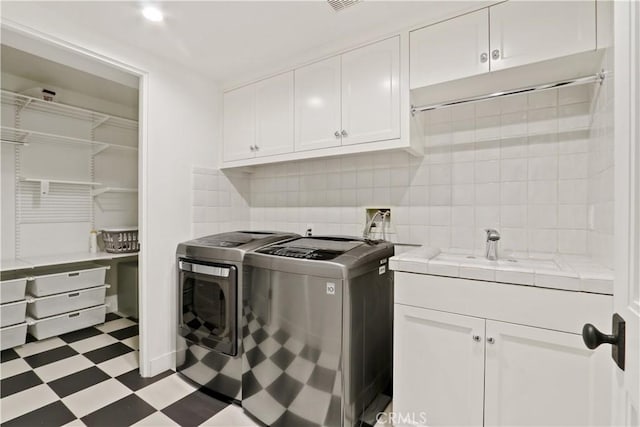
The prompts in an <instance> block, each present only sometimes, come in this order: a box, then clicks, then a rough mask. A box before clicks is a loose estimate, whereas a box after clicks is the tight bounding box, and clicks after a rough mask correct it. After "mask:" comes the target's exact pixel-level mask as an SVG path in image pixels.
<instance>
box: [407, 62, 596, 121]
mask: <svg viewBox="0 0 640 427" xmlns="http://www.w3.org/2000/svg"><path fill="white" fill-rule="evenodd" d="M606 74H607V73H606V72H605V71H604V70H602V71H600V72H599V73H597V74H593V75H589V76H584V77H578V78H574V79H568V80H560V81H556V82H552V83H545V84H540V85H536V86H527V87H522V88H518V89H512V90H506V91H501V92H494V93H490V94H487V95H478V96H472V97H469V98H462V99H456V100H454V101H447V102H441V103H438V104H431V105H421V106H415V105H412V106H411V115H412V116H415V115H416V113H422V112H424V111H431V110H439V109H441V108H447V107H453V106H455V105H461V104H469V103H472V102H480V101H485V100H487V99H493V98H500V97H507V96H513V95H520V94H523V93H529V92H539V91H543V90H549V89H557V88H560V87H568V86H578V85H583V84H589V83H599V84H601V85H602V83H603V82H604V79H605V77H606Z"/></svg>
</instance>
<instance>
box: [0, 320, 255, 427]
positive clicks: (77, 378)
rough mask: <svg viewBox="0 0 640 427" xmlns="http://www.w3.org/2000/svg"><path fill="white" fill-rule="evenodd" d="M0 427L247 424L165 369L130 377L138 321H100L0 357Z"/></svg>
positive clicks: (235, 411) (239, 414) (236, 411)
mask: <svg viewBox="0 0 640 427" xmlns="http://www.w3.org/2000/svg"><path fill="white" fill-rule="evenodd" d="M0 373H1V375H2V381H1V384H0V390H1V399H0V421H1V422H2V426H34V425H46V426H63V425H70V426H83V425H86V426H129V425H143V426H165V425H167V426H168V425H180V426H197V425H207V426H255V425H256V424H255V422H253V421H252V420H251V419H249V418H248V417H247V416H246V415H245V414H244V413H243V412H242V409H241V408H239V407H238V406H235V405H230V404H228V403H225V402H222V401H219V400H217V399H215V398H213V397H211V396H209V395H207V394H205V393H203V392H202V391H200V390H198V388H197V387H196V386H194V385H192V384H190V383H188V382H186V381H185V380H183V379H182V378H181V377H179V376H178V375H177V374H176V373H175V372H173V371H166V372H163V373H162V374H159V375H157V376H155V377H153V378H141V377H140V375H139V374H138V324H137V322H136V321H135V319H130V318H126V317H122V316H120V315H117V314H114V313H109V314H107V319H106V322H105V323H104V324H101V325H96V326H94V327H91V328H86V329H82V330H80V331H75V332H71V333H68V334H65V335H61V336H59V337H53V338H49V339H46V340H42V341H32V342H28V343H27V344H25V345H23V346H20V347H17V348H15V349H10V350H5V351H3V352H2V364H1V365H0Z"/></svg>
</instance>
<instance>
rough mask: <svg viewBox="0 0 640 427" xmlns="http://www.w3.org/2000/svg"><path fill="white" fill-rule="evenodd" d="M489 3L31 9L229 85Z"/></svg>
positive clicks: (369, 1) (98, 4)
mask: <svg viewBox="0 0 640 427" xmlns="http://www.w3.org/2000/svg"><path fill="white" fill-rule="evenodd" d="M3 3H5V6H7V4H6V3H9V2H3ZM25 3H31V5H33V6H35V2H25ZM489 3H490V2H488V1H373V0H364V1H363V2H362V3H360V4H358V5H356V6H353V7H350V8H348V9H345V10H344V11H342V12H338V13H336V12H334V11H333V9H331V7H330V6H329V5H328V4H327V3H326V2H325V1H323V0H314V1H288V2H283V1H204V2H191V1H173V2H159V3H157V4H158V5H159V6H160V8H161V9H162V10H163V11H164V12H165V20H164V22H162V23H160V24H154V23H151V22H148V21H145V20H144V18H143V17H142V16H141V14H140V5H141V3H138V2H119V1H111V2H107V1H91V2H76V1H68V2H56V1H51V2H49V1H47V2H38V3H37V7H38V8H39V9H40V12H41V11H45V12H46V11H50V13H51V19H57V17H64V19H65V20H69V22H70V23H72V24H73V25H75V26H78V28H84V29H85V30H86V31H92V32H97V33H98V34H101V35H103V36H106V37H108V38H111V39H114V40H117V41H120V42H122V43H126V44H129V45H133V46H136V47H138V48H141V49H144V50H146V51H148V52H151V53H153V54H155V55H157V56H160V57H162V58H165V59H168V60H171V61H175V62H178V63H180V64H183V65H186V66H188V67H189V68H191V69H194V70H198V71H200V72H202V73H204V74H206V75H208V76H210V77H211V78H213V79H215V80H217V81H220V82H221V83H223V84H226V85H229V84H231V83H235V82H239V81H242V80H247V79H250V78H255V77H258V76H260V75H264V74H267V73H271V72H274V71H278V70H281V69H284V68H286V67H290V66H292V65H295V64H297V63H301V62H305V61H308V60H310V59H312V58H313V57H314V56H313V55H316V56H317V55H318V53H320V52H322V54H328V53H330V52H332V51H335V50H339V49H344V48H348V47H350V46H352V45H353V44H354V43H356V42H364V41H366V40H367V37H369V38H373V37H376V36H377V35H384V34H386V33H389V32H393V31H397V30H400V29H404V28H406V27H412V26H416V25H422V24H424V23H429V22H435V21H438V20H442V19H445V18H448V17H451V16H454V15H455V14H457V13H460V12H466V11H468V10H472V9H475V8H480V7H482V6H484V5H486V4H489ZM22 6H23V7H29V5H24V4H23V5H22Z"/></svg>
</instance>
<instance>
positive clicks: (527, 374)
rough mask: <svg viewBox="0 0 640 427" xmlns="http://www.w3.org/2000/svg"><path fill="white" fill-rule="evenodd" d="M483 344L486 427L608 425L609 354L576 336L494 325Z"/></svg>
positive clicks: (489, 326)
mask: <svg viewBox="0 0 640 427" xmlns="http://www.w3.org/2000/svg"><path fill="white" fill-rule="evenodd" d="M486 341H487V344H486V352H487V356H486V373H485V376H484V378H485V398H484V399H485V419H484V420H485V424H484V425H485V426H514V425H522V424H523V421H526V424H528V425H538V426H552V425H556V426H568V425H580V426H593V425H607V424H609V420H610V418H609V417H610V401H611V397H610V396H611V375H610V372H611V369H610V366H609V365H610V360H609V357H610V352H609V353H607V352H606V351H591V350H589V349H588V348H587V347H586V346H585V345H584V342H583V341H582V337H581V336H580V335H577V334H568V333H565V332H558V331H552V330H548V329H542V328H531V327H527V326H521V325H514V324H512V323H504V322H495V321H492V320H487V332H486ZM559 379H560V380H559Z"/></svg>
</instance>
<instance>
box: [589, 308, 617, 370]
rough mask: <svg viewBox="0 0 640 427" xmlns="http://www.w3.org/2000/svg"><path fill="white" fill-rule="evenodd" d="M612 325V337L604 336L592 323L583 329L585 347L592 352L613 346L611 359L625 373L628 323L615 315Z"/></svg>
mask: <svg viewBox="0 0 640 427" xmlns="http://www.w3.org/2000/svg"><path fill="white" fill-rule="evenodd" d="M611 323H612V327H611V329H612V334H611V335H608V334H604V333H602V332H600V331H599V330H598V328H596V327H595V326H593V325H592V324H591V323H587V324H586V325H584V327H583V328H582V339H583V341H584V343H585V345H586V346H587V347H588V348H590V349H591V350H594V349H595V348H597V347H598V346H600V345H601V344H611V357H612V358H613V360H614V362H616V364H617V365H618V367H619V368H620V369H622V370H623V371H624V364H625V363H624V362H625V360H624V356H625V330H626V323H625V321H624V319H623V318H622V316H620V315H619V314H618V313H614V315H613V319H612V322H611Z"/></svg>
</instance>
